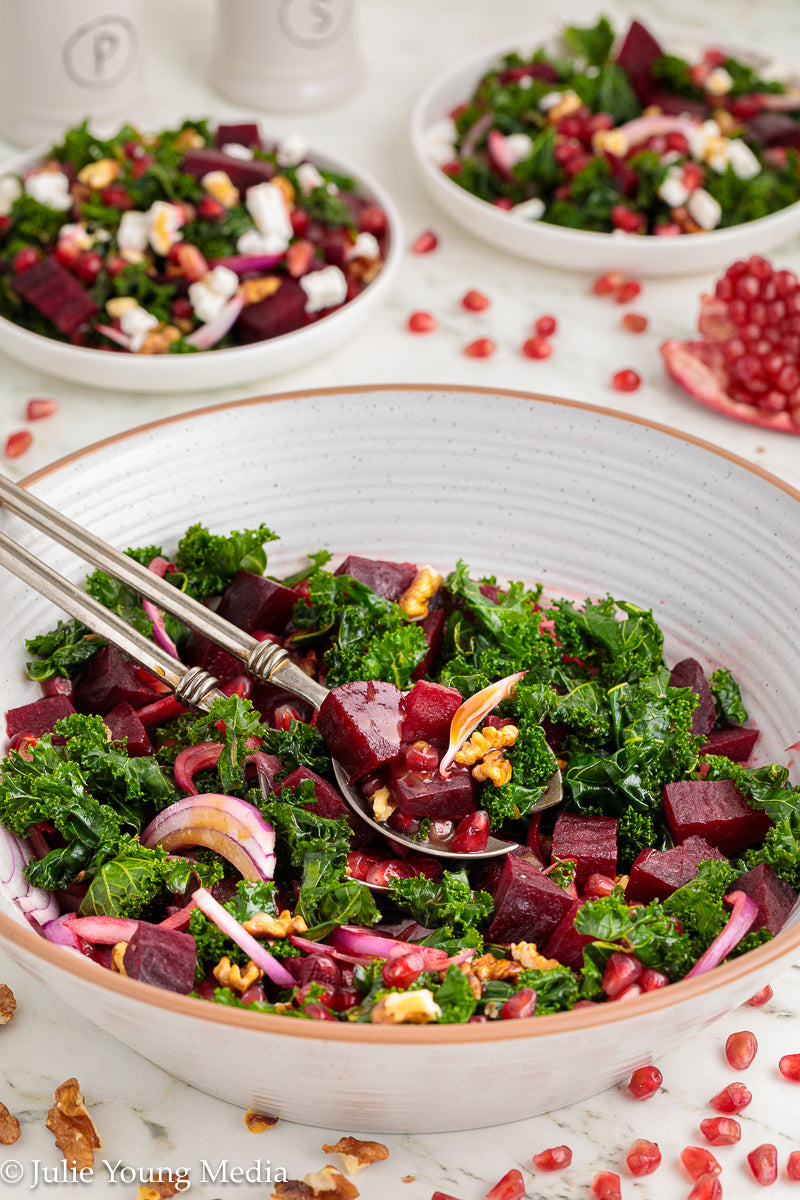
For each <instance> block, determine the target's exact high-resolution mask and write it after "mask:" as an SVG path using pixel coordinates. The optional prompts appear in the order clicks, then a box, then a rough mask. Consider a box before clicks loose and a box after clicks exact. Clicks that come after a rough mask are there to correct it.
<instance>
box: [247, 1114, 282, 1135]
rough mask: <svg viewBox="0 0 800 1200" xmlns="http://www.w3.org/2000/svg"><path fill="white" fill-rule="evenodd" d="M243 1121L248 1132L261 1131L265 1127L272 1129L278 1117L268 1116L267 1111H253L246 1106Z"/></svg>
mask: <svg viewBox="0 0 800 1200" xmlns="http://www.w3.org/2000/svg"><path fill="white" fill-rule="evenodd" d="M244 1123H245V1125H246V1127H247V1129H248V1130H249V1131H250V1133H263V1132H264V1130H265V1129H274V1127H275V1126H276V1125H277V1124H278V1118H277V1117H273V1116H270V1114H269V1113H261V1112H254V1111H253V1109H252V1108H248V1110H247V1112H246V1113H245V1114H244Z"/></svg>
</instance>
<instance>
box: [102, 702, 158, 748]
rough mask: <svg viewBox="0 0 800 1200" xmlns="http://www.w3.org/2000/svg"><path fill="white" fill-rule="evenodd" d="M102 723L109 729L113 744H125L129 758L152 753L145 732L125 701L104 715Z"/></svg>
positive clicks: (151, 745) (134, 711) (134, 712)
mask: <svg viewBox="0 0 800 1200" xmlns="http://www.w3.org/2000/svg"><path fill="white" fill-rule="evenodd" d="M103 722H104V724H106V725H107V726H108V728H109V729H110V731H111V737H112V739H113V740H114V741H115V742H125V744H126V747H127V750H128V754H130V756H131V758H140V757H141V756H142V755H143V754H152V753H153V743H152V742H151V741H150V738H149V737H148V736H147V730H146V729H145V727H144V725H143V724H142V722H141V721H140V720H139V718H138V717H137V715H136V710H135V709H133V708H131V706H130V704H128V702H127V700H123V702H122V703H121V704H118V705H117V706H116V708H112V709H111V712H108V713H106V715H105V716H104V717H103Z"/></svg>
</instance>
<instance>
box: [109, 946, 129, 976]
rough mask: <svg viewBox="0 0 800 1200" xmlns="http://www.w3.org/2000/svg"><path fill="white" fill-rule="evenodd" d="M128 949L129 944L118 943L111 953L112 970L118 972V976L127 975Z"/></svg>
mask: <svg viewBox="0 0 800 1200" xmlns="http://www.w3.org/2000/svg"><path fill="white" fill-rule="evenodd" d="M127 949H128V943H127V942H117V944H116V946H115V947H114V949H113V950H112V951H111V970H112V971H116V973H117V974H118V975H127V974H128V972H127V971H126V970H125V962H124V959H125V951H126V950H127Z"/></svg>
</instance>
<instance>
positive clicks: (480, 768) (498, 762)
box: [472, 750, 511, 787]
mask: <svg viewBox="0 0 800 1200" xmlns="http://www.w3.org/2000/svg"><path fill="white" fill-rule="evenodd" d="M472 778H473V779H477V780H478V782H479V783H482V782H483V781H484V779H491V781H492V783H493V784H494V786H495V787H502V786H503V784H504V783H508V781H509V779H510V778H511V763H510V762H509V761H508V759H507V758H506V757H505V755H504V754H503V751H502V750H489V751H488V752H487V753H486V754H484V756H483V759H482V760H481V762H479V763H478V764H477V765H476V766H474V767H473V768H472Z"/></svg>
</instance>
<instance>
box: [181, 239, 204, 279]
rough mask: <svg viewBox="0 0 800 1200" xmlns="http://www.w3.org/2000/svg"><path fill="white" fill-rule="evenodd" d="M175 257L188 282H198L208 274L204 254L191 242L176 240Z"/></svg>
mask: <svg viewBox="0 0 800 1200" xmlns="http://www.w3.org/2000/svg"><path fill="white" fill-rule="evenodd" d="M175 258H176V259H177V263H178V266H179V267H180V269H181V271H183V274H184V275H185V277H186V278H187V279H188V280H189V282H190V283H199V281H200V280H201V279H204V278H205V276H206V275H207V274H208V263H207V262H206V260H205V257H204V255H203V254H201V252H200V251H199V250H198V248H197V246H193V245H192V244H191V242H178V243H177V249H176V251H175Z"/></svg>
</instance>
